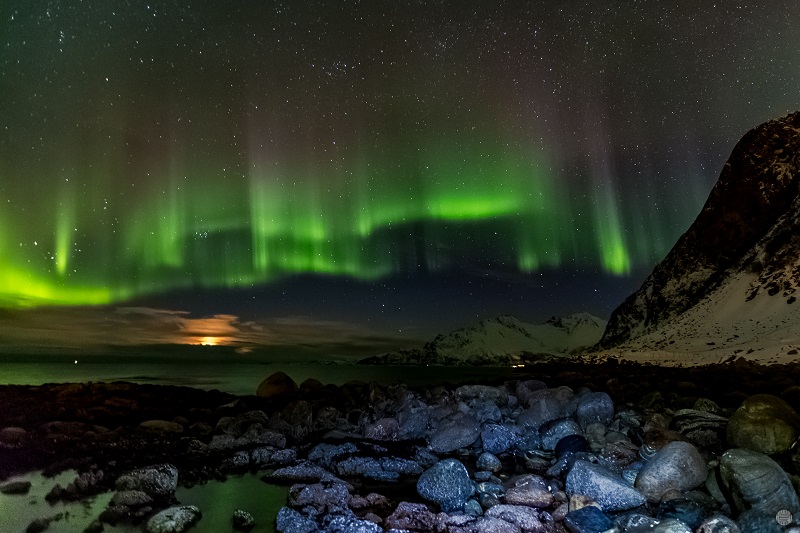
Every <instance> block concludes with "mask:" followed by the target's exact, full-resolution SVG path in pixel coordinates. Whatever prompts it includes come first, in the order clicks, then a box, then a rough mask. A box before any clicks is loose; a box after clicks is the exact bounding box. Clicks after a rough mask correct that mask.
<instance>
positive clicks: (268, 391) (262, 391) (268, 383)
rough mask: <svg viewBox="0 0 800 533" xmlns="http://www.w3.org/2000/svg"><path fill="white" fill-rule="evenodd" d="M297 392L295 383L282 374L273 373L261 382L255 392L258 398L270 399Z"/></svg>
mask: <svg viewBox="0 0 800 533" xmlns="http://www.w3.org/2000/svg"><path fill="white" fill-rule="evenodd" d="M296 391H297V383H295V382H294V380H293V379H292V378H290V377H289V376H288V375H286V374H285V373H283V372H275V373H274V374H272V375H271V376H269V377H268V378H267V379H265V380H264V381H262V382H261V384H260V385H259V386H258V390H256V396H258V397H260V398H272V397H275V396H280V395H282V394H288V393H292V392H296Z"/></svg>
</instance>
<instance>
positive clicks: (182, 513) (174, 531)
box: [144, 505, 203, 533]
mask: <svg viewBox="0 0 800 533" xmlns="http://www.w3.org/2000/svg"><path fill="white" fill-rule="evenodd" d="M202 516H203V514H202V513H201V512H200V509H198V508H197V507H195V506H194V505H182V506H180V507H170V508H169V509H164V510H163V511H161V512H160V513H156V514H155V515H153V516H152V517H151V518H150V520H148V521H147V524H145V526H144V531H145V533H183V532H184V531H187V530H188V529H189V528H190V527H192V526H193V525H194V524H195V523H196V522H197V521H198V520H200V518H201V517H202Z"/></svg>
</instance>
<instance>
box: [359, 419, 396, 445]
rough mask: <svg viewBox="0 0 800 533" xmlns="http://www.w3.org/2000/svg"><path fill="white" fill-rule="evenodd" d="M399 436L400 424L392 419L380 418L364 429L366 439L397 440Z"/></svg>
mask: <svg viewBox="0 0 800 533" xmlns="http://www.w3.org/2000/svg"><path fill="white" fill-rule="evenodd" d="M399 435H400V423H399V422H398V421H397V419H396V418H392V417H387V418H381V419H380V420H376V421H375V422H373V423H372V424H369V425H367V427H366V428H364V437H365V438H368V439H373V440H397V439H398V438H399Z"/></svg>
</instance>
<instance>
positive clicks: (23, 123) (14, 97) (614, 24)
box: [0, 0, 800, 308]
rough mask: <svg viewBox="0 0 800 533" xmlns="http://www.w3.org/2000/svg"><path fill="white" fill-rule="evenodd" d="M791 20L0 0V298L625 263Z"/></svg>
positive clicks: (559, 10) (741, 123)
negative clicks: (0, 106) (0, 105)
mask: <svg viewBox="0 0 800 533" xmlns="http://www.w3.org/2000/svg"><path fill="white" fill-rule="evenodd" d="M787 5H788V4H787ZM798 20H800V12H798V10H796V9H788V8H787V9H779V8H775V9H771V10H767V9H760V8H759V7H758V6H738V5H737V7H736V8H735V9H734V8H733V7H730V8H727V7H717V6H716V5H715V6H710V5H709V6H706V5H697V6H692V7H691V8H686V6H683V5H682V4H680V3H675V2H656V1H655V0H652V1H651V0H646V1H644V2H638V3H636V4H635V5H631V6H627V7H625V8H624V9H622V8H617V7H614V6H611V5H610V4H607V3H603V2H599V3H596V2H587V3H577V4H574V5H571V6H569V7H568V8H564V6H562V5H561V4H559V3H546V2H545V3H527V2H521V3H519V4H518V5H517V4H513V5H511V4H509V5H505V4H503V3H500V4H497V3H493V2H478V3H467V4H462V3H461V2H453V3H447V2H445V3H431V4H430V5H428V4H425V3H421V4H417V3H413V5H412V4H407V3H404V2H399V3H397V2H317V1H311V2H279V1H271V0H270V1H266V2H252V3H248V2H245V3H242V4H237V5H236V6H233V5H228V4H224V3H218V4H209V3H204V2H195V1H193V0H189V1H183V2H172V1H166V2H160V3H158V4H148V3H113V2H112V3H102V2H83V3H71V4H70V3H52V2H48V3H46V5H45V4H41V5H40V4H31V3H30V2H27V1H22V0H9V1H8V2H3V5H2V7H0V36H2V37H1V38H0V45H2V46H0V90H2V95H1V96H2V99H3V103H4V105H3V111H2V113H0V307H7V308H26V307H39V306H51V305H54V306H74V305H88V306H91V305H99V304H116V303H121V302H125V301H131V300H136V299H141V298H143V297H145V298H146V297H149V296H153V295H159V294H165V293H166V294H168V293H170V292H171V291H181V290H183V291H194V290H197V289H226V288H242V289H248V288H256V289H257V288H259V287H264V286H265V284H270V283H273V282H278V281H280V280H285V279H291V278H292V277H297V278H299V277H301V276H304V275H307V274H311V275H318V276H320V277H325V278H326V279H327V278H330V279H337V278H339V277H346V278H348V279H353V280H358V281H364V282H367V283H373V282H374V283H382V282H384V281H385V280H391V279H400V278H401V277H408V278H411V277H414V276H415V274H417V273H428V272H434V273H439V274H441V275H447V274H448V272H454V271H456V270H458V269H461V270H466V271H470V272H479V273H483V272H488V273H490V274H489V275H493V274H497V276H496V279H501V280H502V279H505V278H504V276H505V275H506V274H509V275H510V276H515V277H516V279H520V278H524V279H526V280H527V279H531V280H534V281H532V283H534V284H535V283H536V281H535V280H536V278H537V277H536V276H533V275H532V274H534V273H547V272H555V273H557V274H558V275H559V276H560V275H561V274H562V273H563V276H562V278H561V279H564V280H569V279H573V280H574V279H576V276H584V278H585V277H587V276H588V277H590V278H592V279H598V280H601V279H608V278H609V277H610V278H613V279H616V280H618V281H619V280H629V279H631V278H632V277H634V276H640V275H641V274H642V272H645V271H647V270H648V269H650V268H652V266H653V265H655V264H656V263H657V262H658V261H659V260H660V259H661V258H662V257H663V256H664V255H665V254H666V253H667V251H668V250H669V249H670V247H671V246H672V244H673V243H674V242H675V240H676V239H677V238H678V236H679V235H680V233H681V232H682V231H683V230H685V229H686V228H688V226H689V225H690V224H691V222H692V220H693V219H694V217H695V216H696V214H697V213H698V212H699V210H700V208H701V207H702V203H703V201H704V199H705V198H706V196H707V194H708V191H709V190H710V188H711V186H712V184H713V182H714V180H715V179H716V176H717V175H718V172H719V170H720V169H721V167H722V164H723V163H724V161H725V158H726V157H727V154H728V153H730V150H731V149H732V147H733V143H734V142H735V141H736V139H738V138H739V137H740V136H741V135H742V134H743V133H744V132H745V131H747V129H748V128H750V127H752V126H754V125H756V124H758V123H760V122H763V121H764V120H766V119H767V118H770V117H774V116H779V115H782V114H785V113H786V112H787V111H788V110H791V109H793V108H794V107H796V104H797V87H798V86H799V85H798V72H800V71H798V69H797V68H796V65H797V64H798V62H800V49H798V47H797V41H796V35H795V34H796V32H795V31H794V30H795V29H796V28H797V21H798ZM732 110H735V112H733V111H732ZM574 273H579V274H574ZM520 274H522V276H520ZM529 275H530V276H529ZM528 276H529V277H528ZM562 292H563V291H561V292H560V291H559V290H554V292H553V294H556V295H557V294H561V293H562ZM346 296H347V295H344V296H343V297H345V298H346ZM554 297H557V296H554ZM618 297H619V295H617V294H615V295H613V296H609V297H608V302H606V304H607V305H612V303H613V302H611V300H612V299H613V300H616V298H618ZM476 305H478V306H480V305H484V304H483V303H481V302H477V304H476ZM544 305H545V303H542V306H544Z"/></svg>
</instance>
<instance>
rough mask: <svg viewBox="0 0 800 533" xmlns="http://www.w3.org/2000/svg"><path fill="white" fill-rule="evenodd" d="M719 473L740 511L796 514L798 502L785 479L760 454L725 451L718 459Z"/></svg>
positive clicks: (769, 459)
mask: <svg viewBox="0 0 800 533" xmlns="http://www.w3.org/2000/svg"><path fill="white" fill-rule="evenodd" d="M719 474H720V478H721V479H722V484H723V485H724V486H725V487H726V488H727V489H728V491H730V493H731V494H732V495H733V499H734V502H735V503H736V507H737V508H738V510H739V511H740V512H741V511H744V510H746V509H755V510H756V511H759V512H762V513H764V514H767V515H769V516H772V517H774V516H775V515H776V514H777V513H778V511H781V510H786V511H789V512H790V513H792V515H794V516H797V515H798V514H800V502H799V501H798V497H797V492H795V490H794V487H793V486H792V483H791V481H790V480H789V476H788V475H787V474H786V472H784V471H783V469H782V468H781V467H780V465H779V464H778V463H776V462H775V461H773V460H772V459H771V458H769V457H767V456H766V455H764V454H763V453H759V452H754V451H752V450H744V449H741V448H735V449H732V450H728V451H726V452H725V453H724V454H722V456H721V457H720V459H719Z"/></svg>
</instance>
